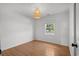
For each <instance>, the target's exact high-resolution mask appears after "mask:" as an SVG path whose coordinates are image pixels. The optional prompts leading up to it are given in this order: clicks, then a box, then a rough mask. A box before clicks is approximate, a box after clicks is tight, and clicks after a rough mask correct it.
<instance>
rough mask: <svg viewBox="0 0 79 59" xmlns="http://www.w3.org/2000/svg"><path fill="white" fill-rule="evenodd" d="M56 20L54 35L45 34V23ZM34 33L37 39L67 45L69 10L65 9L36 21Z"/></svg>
mask: <svg viewBox="0 0 79 59" xmlns="http://www.w3.org/2000/svg"><path fill="white" fill-rule="evenodd" d="M53 21H55V22H56V33H55V35H45V27H44V26H45V24H46V23H53ZM35 31H36V32H35V35H36V37H35V38H36V39H37V40H43V41H47V42H52V43H56V44H61V45H65V46H68V45H69V12H68V11H65V12H62V13H57V14H55V15H52V16H47V17H45V18H43V19H40V20H37V21H36V26H35Z"/></svg>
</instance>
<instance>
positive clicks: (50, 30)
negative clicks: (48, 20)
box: [45, 24, 56, 35]
mask: <svg viewBox="0 0 79 59" xmlns="http://www.w3.org/2000/svg"><path fill="white" fill-rule="evenodd" d="M55 31H56V29H55V24H45V34H50V35H52V34H53V35H54V34H55Z"/></svg>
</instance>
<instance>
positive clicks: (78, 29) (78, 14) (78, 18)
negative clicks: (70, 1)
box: [76, 3, 79, 56]
mask: <svg viewBox="0 0 79 59" xmlns="http://www.w3.org/2000/svg"><path fill="white" fill-rule="evenodd" d="M76 41H77V45H78V46H79V3H76ZM76 55H77V56H79V47H77V48H76Z"/></svg>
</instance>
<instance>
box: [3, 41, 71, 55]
mask: <svg viewBox="0 0 79 59" xmlns="http://www.w3.org/2000/svg"><path fill="white" fill-rule="evenodd" d="M2 55H3V56H70V52H69V48H68V47H66V46H62V45H58V44H53V43H48V42H44V41H39V40H33V41H31V42H29V43H25V44H23V45H19V46H17V47H14V48H10V49H7V50H5V51H3V52H2Z"/></svg>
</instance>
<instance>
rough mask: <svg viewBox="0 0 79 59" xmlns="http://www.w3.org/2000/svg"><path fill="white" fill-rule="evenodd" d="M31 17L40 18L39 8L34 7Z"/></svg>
mask: <svg viewBox="0 0 79 59" xmlns="http://www.w3.org/2000/svg"><path fill="white" fill-rule="evenodd" d="M33 17H34V19H40V17H41V13H40V9H39V8H36V9H35V10H34V14H33Z"/></svg>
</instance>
